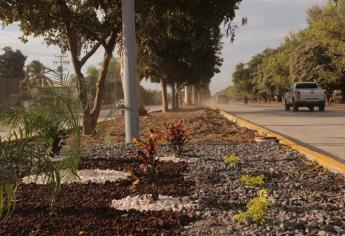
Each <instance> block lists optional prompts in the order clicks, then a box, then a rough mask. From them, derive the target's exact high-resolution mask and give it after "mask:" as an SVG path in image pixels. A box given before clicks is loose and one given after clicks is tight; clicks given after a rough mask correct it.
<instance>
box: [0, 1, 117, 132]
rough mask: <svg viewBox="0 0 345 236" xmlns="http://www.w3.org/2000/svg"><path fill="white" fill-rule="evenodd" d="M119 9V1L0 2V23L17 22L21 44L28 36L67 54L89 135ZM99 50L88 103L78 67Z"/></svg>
mask: <svg viewBox="0 0 345 236" xmlns="http://www.w3.org/2000/svg"><path fill="white" fill-rule="evenodd" d="M120 9H121V5H120V0H114V1H108V0H98V1H79V0H66V1H61V0H29V1H21V0H3V1H1V3H0V20H2V23H4V24H11V23H15V22H17V23H18V25H19V27H20V29H21V30H22V32H23V37H22V39H23V41H24V42H25V41H27V37H28V36H30V35H32V36H41V37H43V38H44V40H45V42H46V43H47V44H48V45H57V46H59V47H60V48H61V50H62V51H63V52H65V51H69V52H70V54H71V57H72V63H73V67H74V70H75V76H76V85H77V89H78V97H79V99H80V103H81V107H82V111H83V131H84V134H91V133H92V131H93V130H94V129H95V127H96V124H97V119H98V116H99V113H100V109H101V102H102V96H103V93H104V87H105V79H106V75H107V70H108V65H109V62H110V59H111V57H112V55H113V50H114V47H115V44H116V40H117V37H118V35H119V32H120V31H121V14H120V13H121V12H120ZM99 47H103V49H104V56H103V62H102V68H101V70H100V74H99V77H98V78H97V82H96V95H95V98H94V99H93V102H92V103H91V104H90V103H89V99H88V92H87V91H86V86H85V79H84V74H83V73H82V67H83V66H84V65H85V63H86V62H87V60H88V59H89V58H90V57H91V56H92V55H93V54H94V53H95V52H96V51H97V50H98V48H99Z"/></svg>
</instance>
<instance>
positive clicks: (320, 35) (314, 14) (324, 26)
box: [307, 0, 345, 100]
mask: <svg viewBox="0 0 345 236" xmlns="http://www.w3.org/2000/svg"><path fill="white" fill-rule="evenodd" d="M308 20H309V26H308V28H307V30H308V34H309V37H311V38H314V39H317V40H321V41H322V42H323V43H326V44H327V45H328V53H329V54H330V55H331V57H332V61H333V64H334V65H335V66H336V68H337V72H338V75H337V76H338V78H339V81H338V89H340V90H341V91H342V94H343V99H344V100H345V0H337V1H330V2H329V3H328V4H327V5H326V6H325V7H323V8H320V9H316V8H314V9H311V10H309V12H308Z"/></svg>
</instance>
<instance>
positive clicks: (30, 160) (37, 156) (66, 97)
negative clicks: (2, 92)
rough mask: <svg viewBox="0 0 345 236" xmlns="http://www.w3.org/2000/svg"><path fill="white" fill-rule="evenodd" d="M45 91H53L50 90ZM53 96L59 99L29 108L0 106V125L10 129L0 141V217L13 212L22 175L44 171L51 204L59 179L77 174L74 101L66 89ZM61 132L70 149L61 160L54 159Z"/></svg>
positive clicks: (78, 154)
mask: <svg viewBox="0 0 345 236" xmlns="http://www.w3.org/2000/svg"><path fill="white" fill-rule="evenodd" d="M46 92H47V93H50V94H54V91H51V90H50V89H49V90H48V89H47V91H46ZM54 96H55V97H56V100H59V101H60V102H57V103H53V104H42V103H39V102H36V103H35V105H34V106H33V107H32V108H31V109H30V110H25V109H23V108H13V107H8V106H3V107H0V124H1V123H3V124H4V125H5V126H7V127H9V128H10V129H11V133H10V135H9V137H7V139H6V140H0V217H1V215H2V213H7V214H10V213H11V212H12V211H13V209H14V205H15V195H16V189H17V186H18V185H19V184H20V182H21V178H22V177H24V176H27V175H40V174H44V175H45V176H46V184H47V185H48V186H50V187H51V193H52V195H51V206H53V205H54V202H55V198H56V196H57V194H58V193H59V190H60V185H61V179H62V178H67V179H68V178H75V177H77V166H78V163H79V160H80V158H81V157H82V154H83V149H82V145H81V141H80V126H79V119H78V118H77V117H76V116H75V112H74V111H75V110H74V106H75V105H74V104H75V103H74V102H73V101H72V100H71V96H70V94H69V93H68V92H66V93H61V94H59V95H57V94H54ZM63 131H65V132H68V135H69V136H70V140H71V141H70V143H69V148H67V150H66V151H65V152H64V153H63V154H62V156H63V158H62V159H61V161H58V162H57V161H53V157H54V156H55V155H56V154H58V153H59V150H60V148H59V145H61V142H60V141H61V138H62V137H61V134H62V133H63Z"/></svg>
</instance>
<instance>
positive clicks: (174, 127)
mask: <svg viewBox="0 0 345 236" xmlns="http://www.w3.org/2000/svg"><path fill="white" fill-rule="evenodd" d="M167 130H168V131H167V135H166V141H167V143H168V144H169V145H170V147H171V148H172V149H173V151H174V154H175V156H176V157H179V156H180V155H181V154H182V153H183V148H184V146H185V145H186V144H187V143H188V142H189V141H190V135H189V130H188V129H187V128H186V127H185V125H184V122H183V120H178V121H176V122H175V123H167Z"/></svg>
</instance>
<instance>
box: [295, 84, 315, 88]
mask: <svg viewBox="0 0 345 236" xmlns="http://www.w3.org/2000/svg"><path fill="white" fill-rule="evenodd" d="M296 88H297V89H317V88H318V87H317V85H316V83H298V84H296Z"/></svg>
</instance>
